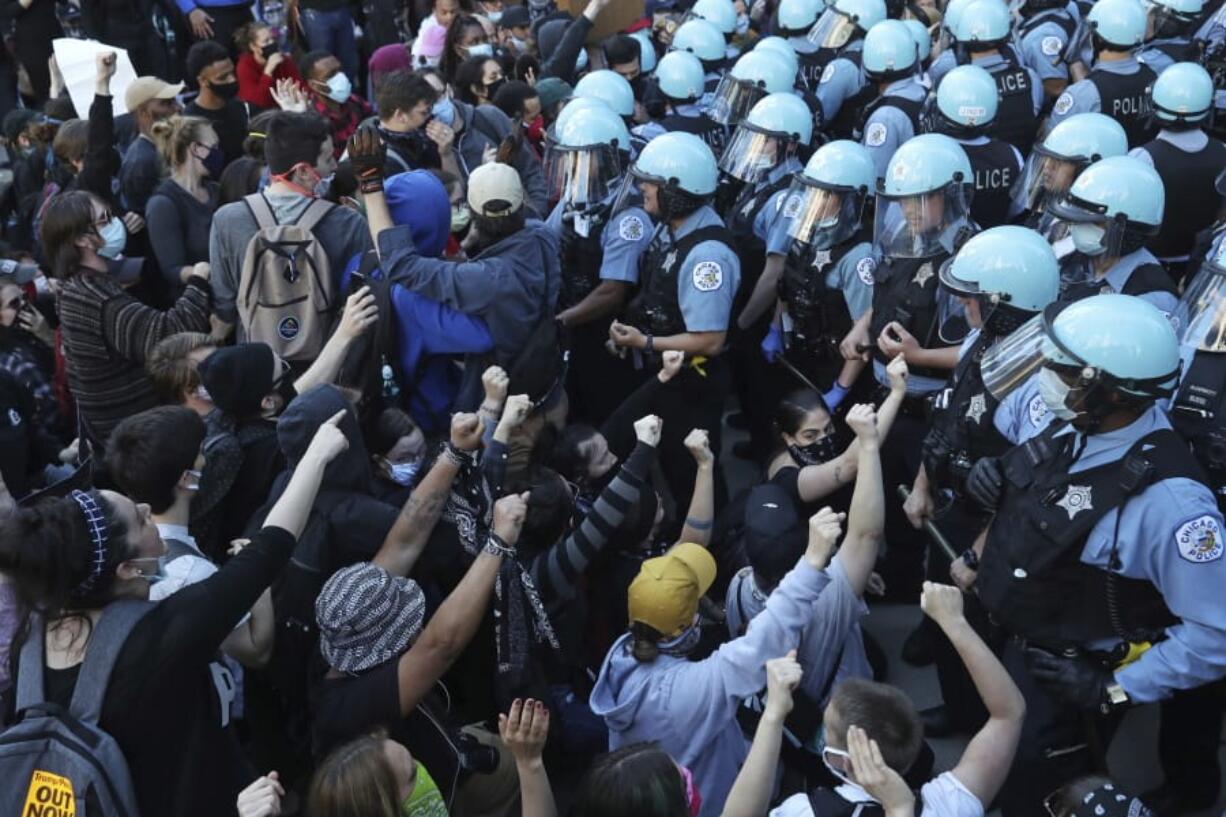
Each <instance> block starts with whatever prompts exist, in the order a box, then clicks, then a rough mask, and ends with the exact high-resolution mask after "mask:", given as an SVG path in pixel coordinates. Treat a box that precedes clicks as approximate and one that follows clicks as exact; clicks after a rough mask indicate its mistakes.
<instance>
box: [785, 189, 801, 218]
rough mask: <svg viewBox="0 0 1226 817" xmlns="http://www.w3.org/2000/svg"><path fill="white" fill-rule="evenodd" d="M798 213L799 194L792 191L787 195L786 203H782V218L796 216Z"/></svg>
mask: <svg viewBox="0 0 1226 817" xmlns="http://www.w3.org/2000/svg"><path fill="white" fill-rule="evenodd" d="M798 215H800V194H799V193H793V194H792V195H790V196H788V200H787V204H785V205H783V217H784V218H796V216H798Z"/></svg>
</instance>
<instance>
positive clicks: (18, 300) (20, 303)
mask: <svg viewBox="0 0 1226 817" xmlns="http://www.w3.org/2000/svg"><path fill="white" fill-rule="evenodd" d="M25 305H26V299H25V298H24V297H22V296H20V295H18V296H17V297H15V298H13V299H12V300H10V301H7V302H5V304H4V308H5V309H11V310H13V311H14V312H20V311H21V309H22V307H24V306H25Z"/></svg>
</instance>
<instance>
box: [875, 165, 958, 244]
mask: <svg viewBox="0 0 1226 817" xmlns="http://www.w3.org/2000/svg"><path fill="white" fill-rule="evenodd" d="M968 198H969V197H968V196H967V193H966V190H965V188H964V187H963V185H961V184H958V183H952V184H948V185H946V186H944V187H941V188H938V189H936V190H931V191H929V192H927V193H916V194H911V195H905V196H890V195H886V194H885V193H881V192H878V193H877V212H876V213H875V214H874V219H873V244H874V245H876V246H877V248H878V249H879V250H880V252H881V254H882V255H883V256H885V255H889V256H894V257H896V258H926V257H928V256H930V255H937V254H939V253H941V252H943V251H945V252H947V251H952V249H953V242H952V239H953V235H954V233H955V232H956V230H957V228H959V227H961V226H962V225H963V224H965V223H966V219H967V213H968V210H969V201H968Z"/></svg>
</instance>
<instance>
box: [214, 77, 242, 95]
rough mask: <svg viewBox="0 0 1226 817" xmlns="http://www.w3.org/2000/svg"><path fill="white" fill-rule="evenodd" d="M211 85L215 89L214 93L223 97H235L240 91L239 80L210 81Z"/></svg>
mask: <svg viewBox="0 0 1226 817" xmlns="http://www.w3.org/2000/svg"><path fill="white" fill-rule="evenodd" d="M209 87H210V88H212V89H213V93H215V94H217V95H218V96H219V97H221V98H222V99H233V98H234V95H235V94H237V93H238V81H237V80H236V81H234V82H210V83H209Z"/></svg>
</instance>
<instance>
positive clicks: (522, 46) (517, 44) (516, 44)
mask: <svg viewBox="0 0 1226 817" xmlns="http://www.w3.org/2000/svg"><path fill="white" fill-rule="evenodd" d="M511 47H512V48H514V49H515V50H516V51H518V52H519V53H521V54H523V53H525V52H527V50H528V41H527V40H521V39H520V38H519V37H516V36H515V35H514V34H512V35H511Z"/></svg>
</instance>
